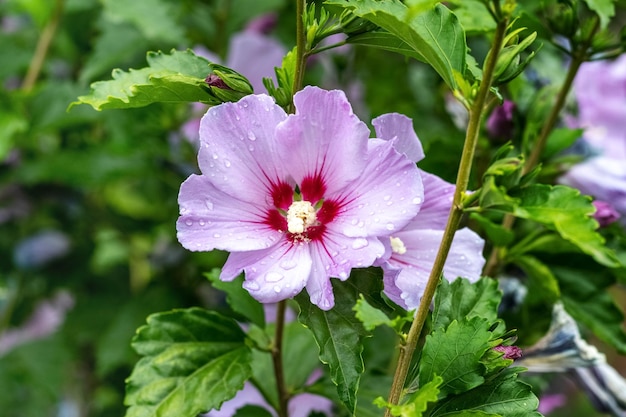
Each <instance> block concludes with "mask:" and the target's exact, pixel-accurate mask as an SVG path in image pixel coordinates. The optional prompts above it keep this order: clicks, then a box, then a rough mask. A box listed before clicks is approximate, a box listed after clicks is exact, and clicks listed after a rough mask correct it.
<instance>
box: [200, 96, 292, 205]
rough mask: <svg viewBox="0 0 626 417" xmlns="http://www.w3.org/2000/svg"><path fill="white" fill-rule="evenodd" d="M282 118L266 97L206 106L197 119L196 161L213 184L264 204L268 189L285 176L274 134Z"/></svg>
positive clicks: (282, 113)
mask: <svg viewBox="0 0 626 417" xmlns="http://www.w3.org/2000/svg"><path fill="white" fill-rule="evenodd" d="M286 117H287V115H286V114H285V112H284V111H283V109H281V108H280V107H279V106H277V105H276V104H275V103H274V100H272V98H271V97H269V96H265V95H257V96H254V95H251V96H246V97H244V98H243V99H241V100H240V101H238V102H237V103H224V104H221V105H219V106H215V107H212V108H210V109H209V111H208V112H207V113H206V114H205V115H204V117H203V118H202V120H201V122H200V151H199V153H198V163H199V165H200V170H201V171H202V174H203V175H204V176H206V177H207V178H208V180H209V181H211V182H212V183H213V184H214V185H215V187H216V188H218V189H220V190H221V191H223V192H224V193H226V194H230V195H232V196H235V197H237V198H238V199H240V200H245V201H250V202H254V203H255V204H257V205H262V206H263V205H267V204H269V203H270V201H268V196H269V195H270V192H269V190H270V189H271V187H272V184H277V183H278V182H280V181H284V180H285V179H286V178H287V176H288V175H287V172H286V171H285V168H284V162H282V161H280V160H279V157H278V151H277V146H278V144H277V142H276V138H275V135H274V129H275V128H276V125H277V124H278V123H279V122H280V121H282V120H284V119H285V118H286Z"/></svg>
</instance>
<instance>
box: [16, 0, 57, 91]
mask: <svg viewBox="0 0 626 417" xmlns="http://www.w3.org/2000/svg"><path fill="white" fill-rule="evenodd" d="M63 3H64V0H57V1H56V5H55V7H54V11H53V12H52V16H51V17H50V20H49V21H48V23H47V24H46V26H45V27H44V28H43V31H42V32H41V35H40V36H39V40H38V41H37V46H36V47H35V54H34V55H33V58H32V59H31V61H30V65H29V67H28V71H27V72H26V76H25V77H24V80H23V81H22V86H21V88H22V90H23V91H25V92H28V91H30V90H32V88H33V87H34V86H35V82H37V78H39V74H40V73H41V69H42V68H43V63H44V62H45V60H46V56H47V55H48V51H49V49H50V44H51V43H52V39H54V35H55V33H56V31H57V27H58V26H59V22H60V21H61V16H62V15H63Z"/></svg>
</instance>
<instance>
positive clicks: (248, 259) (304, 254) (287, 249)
mask: <svg viewBox="0 0 626 417" xmlns="http://www.w3.org/2000/svg"><path fill="white" fill-rule="evenodd" d="M242 271H244V272H245V282H244V284H243V287H244V288H245V289H246V290H248V292H249V293H250V295H252V296H253V297H254V298H255V299H257V300H258V301H260V302H262V303H275V302H278V301H281V300H285V299H287V298H291V297H293V296H295V295H296V294H298V293H299V292H300V291H302V288H304V285H305V284H306V282H307V279H308V278H309V275H310V273H311V255H310V254H309V249H308V247H307V246H306V245H294V244H292V243H291V242H288V241H286V240H285V241H284V243H282V244H280V245H277V246H275V247H272V248H270V249H265V250H260V251H250V252H232V253H231V254H230V255H229V256H228V260H227V261H226V264H225V265H224V267H223V268H222V273H221V275H220V279H222V280H224V281H229V280H232V279H234V278H235V277H236V276H237V275H239V274H240V273H241V272H242Z"/></svg>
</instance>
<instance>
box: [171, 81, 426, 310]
mask: <svg viewBox="0 0 626 417" xmlns="http://www.w3.org/2000/svg"><path fill="white" fill-rule="evenodd" d="M294 104H295V107H296V113H295V114H290V115H287V114H286V113H285V112H284V111H283V109H282V108H280V107H279V106H278V105H276V104H275V103H274V101H273V99H272V98H271V97H269V96H266V95H251V96H247V97H244V98H243V99H241V100H240V101H239V102H237V103H224V104H222V105H219V106H216V107H213V108H211V109H209V111H208V112H207V114H206V115H205V116H204V117H203V118H202V121H201V126H200V142H201V146H200V150H199V154H198V162H199V166H200V171H201V172H202V174H201V175H195V174H194V175H191V176H190V177H189V178H188V179H187V180H186V181H185V182H184V183H183V184H182V186H181V189H180V194H179V198H178V201H179V204H180V213H181V216H180V218H179V219H178V222H177V230H178V239H179V241H180V242H181V244H182V245H183V246H184V247H186V248H187V249H189V250H194V251H210V250H213V249H222V250H226V251H229V252H230V255H229V257H228V260H227V262H226V264H225V265H224V267H223V269H222V272H221V276H220V279H222V280H226V281H228V280H232V279H234V278H235V277H236V276H238V275H239V274H240V273H241V272H245V282H244V287H245V288H246V289H247V290H248V291H249V292H250V294H251V295H252V296H253V297H255V298H256V299H257V300H259V301H261V302H264V303H268V302H277V301H280V300H284V299H286V298H290V297H293V296H294V295H296V294H298V293H299V292H300V291H301V290H302V289H303V288H305V287H306V289H307V292H308V294H309V296H310V298H311V302H312V303H314V304H316V305H317V306H319V307H320V308H322V309H330V308H331V307H332V306H333V305H334V296H333V292H332V286H331V283H330V278H331V277H334V278H339V279H341V280H345V279H347V278H348V276H349V274H350V270H351V269H352V268H355V267H367V266H371V265H373V264H374V263H375V262H376V261H377V260H378V259H380V258H381V257H382V256H384V254H385V244H384V243H383V240H386V241H388V240H389V236H390V235H391V234H392V233H394V232H395V231H398V230H401V229H402V228H403V227H404V226H406V224H407V223H408V222H409V221H410V220H411V219H412V218H413V217H414V216H415V214H416V213H417V212H418V210H419V207H420V205H421V203H422V201H423V187H422V180H421V176H420V174H419V172H418V170H417V168H416V166H415V164H414V162H413V161H411V160H410V159H409V158H407V157H406V156H405V155H404V154H400V153H399V152H397V151H396V150H395V148H394V145H395V144H396V142H397V141H396V140H392V141H381V140H378V141H370V140H369V130H368V128H367V127H366V125H365V124H364V123H363V122H362V121H360V120H359V119H358V118H357V117H356V116H355V115H354V113H353V112H352V108H351V107H350V104H349V103H348V101H347V99H346V97H345V95H344V94H343V92H341V91H338V90H335V91H326V90H322V89H319V88H317V87H306V88H305V89H304V90H302V91H300V92H298V93H297V94H296V95H295V96H294Z"/></svg>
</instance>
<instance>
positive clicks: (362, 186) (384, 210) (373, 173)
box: [333, 140, 424, 237]
mask: <svg viewBox="0 0 626 417" xmlns="http://www.w3.org/2000/svg"><path fill="white" fill-rule="evenodd" d="M370 142H372V143H375V144H374V145H373V146H370V147H369V151H368V159H367V166H366V167H365V169H364V170H363V171H362V173H361V175H360V176H359V178H357V179H356V180H354V181H353V182H352V183H351V184H350V185H349V186H348V187H346V188H345V189H344V190H343V191H342V192H341V193H340V196H339V197H336V199H337V200H339V201H342V202H345V206H344V207H343V210H342V212H341V213H340V214H339V215H338V216H337V220H336V222H335V223H334V225H333V227H335V225H336V227H338V228H340V230H341V232H342V233H344V234H345V235H347V236H354V237H358V236H374V235H378V236H385V235H390V234H392V233H393V232H395V231H398V230H401V229H402V228H403V227H404V226H405V225H406V224H407V222H408V220H409V219H411V218H413V217H414V216H415V214H417V212H418V211H419V210H420V206H421V205H422V202H423V201H424V189H423V186H422V177H421V176H420V174H419V171H418V170H417V169H416V167H415V163H413V162H412V161H411V160H409V159H408V158H407V157H405V156H404V155H401V154H399V153H398V152H397V151H396V149H395V148H394V146H393V143H392V142H383V141H378V142H375V141H374V140H370Z"/></svg>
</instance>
